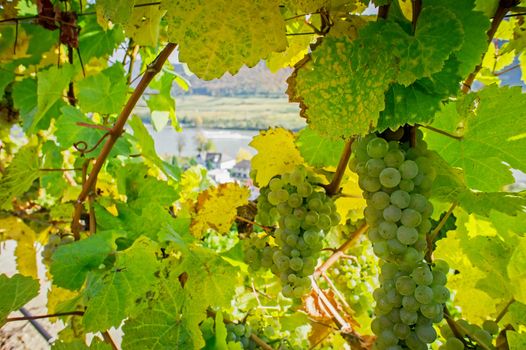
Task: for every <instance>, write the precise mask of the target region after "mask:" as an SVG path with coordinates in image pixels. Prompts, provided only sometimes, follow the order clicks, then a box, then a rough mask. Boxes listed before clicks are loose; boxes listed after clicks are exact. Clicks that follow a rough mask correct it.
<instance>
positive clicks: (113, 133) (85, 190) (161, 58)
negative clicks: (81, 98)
mask: <svg viewBox="0 0 526 350" xmlns="http://www.w3.org/2000/svg"><path fill="white" fill-rule="evenodd" d="M176 46H177V44H174V43H168V44H167V45H166V46H165V47H164V49H163V50H162V51H161V52H160V53H159V55H158V56H157V57H156V58H155V60H154V61H153V62H152V63H151V64H150V65H148V69H147V70H146V72H145V73H144V75H143V76H142V78H141V81H140V82H139V84H138V85H137V87H136V88H135V90H134V91H133V94H132V95H131V96H130V98H129V99H128V101H127V102H126V105H125V106H124V108H123V109H122V111H121V113H120V114H119V117H118V119H117V121H116V122H115V125H113V127H112V128H111V130H110V131H109V132H108V135H109V137H107V138H106V143H105V144H104V147H103V148H102V150H101V152H100V154H99V156H98V157H97V159H96V160H95V163H94V164H93V168H92V169H91V172H90V174H89V177H88V179H87V181H86V182H85V183H84V185H83V186H82V191H81V192H80V194H79V196H78V198H77V201H76V202H75V210H74V214H73V220H72V223H71V231H72V232H73V236H74V237H75V240H79V239H80V230H81V228H82V224H81V223H80V216H81V214H82V211H83V209H84V201H85V200H86V199H87V198H88V196H89V194H90V193H91V191H92V189H93V188H95V185H96V183H97V176H98V174H99V172H100V170H101V169H102V166H103V165H104V163H105V161H106V159H107V158H108V156H109V154H110V152H111V150H112V148H113V145H115V143H116V142H117V140H118V139H119V137H120V136H121V135H122V133H123V132H124V125H125V124H126V121H127V120H128V117H129V116H130V114H131V112H132V110H133V108H134V107H135V105H136V104H137V101H139V98H140V97H141V95H142V94H143V92H144V90H146V88H147V87H148V84H150V82H151V81H152V79H153V78H154V77H155V75H157V73H159V72H160V71H161V69H162V67H163V65H164V62H166V60H167V59H168V57H169V56H170V54H171V53H172V52H173V50H174V49H175V48H176Z"/></svg>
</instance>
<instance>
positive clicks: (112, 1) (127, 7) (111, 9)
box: [97, 0, 135, 24]
mask: <svg viewBox="0 0 526 350" xmlns="http://www.w3.org/2000/svg"><path fill="white" fill-rule="evenodd" d="M134 4H135V0H132V1H128V0H97V9H98V10H100V11H102V14H103V15H104V17H105V18H106V19H109V20H111V21H112V22H113V23H119V24H125V23H127V22H128V21H129V19H130V17H131V15H132V11H133V5H134Z"/></svg>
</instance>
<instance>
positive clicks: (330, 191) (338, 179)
mask: <svg viewBox="0 0 526 350" xmlns="http://www.w3.org/2000/svg"><path fill="white" fill-rule="evenodd" d="M354 140H355V138H351V139H350V140H349V141H347V142H346V143H345V146H344V147H343V151H342V154H341V156H340V160H339V162H338V167H337V168H336V172H335V173H334V177H333V178H332V181H331V183H330V184H328V185H324V186H323V188H325V192H326V193H327V195H328V196H334V195H335V194H336V193H338V192H339V191H340V184H341V183H342V179H343V174H344V173H345V169H346V168H347V163H348V162H349V158H351V146H352V143H353V142H354Z"/></svg>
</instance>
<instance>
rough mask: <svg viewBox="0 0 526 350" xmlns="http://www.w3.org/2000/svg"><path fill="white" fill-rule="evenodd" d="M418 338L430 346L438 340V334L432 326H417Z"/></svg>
mask: <svg viewBox="0 0 526 350" xmlns="http://www.w3.org/2000/svg"><path fill="white" fill-rule="evenodd" d="M415 332H416V336H417V337H418V339H420V340H421V341H423V342H424V343H427V344H430V343H432V342H434V341H435V339H436V338H437V332H436V331H435V328H433V326H432V325H430V326H416V327H415Z"/></svg>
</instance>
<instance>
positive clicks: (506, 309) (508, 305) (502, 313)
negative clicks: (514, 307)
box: [495, 298, 515, 323]
mask: <svg viewBox="0 0 526 350" xmlns="http://www.w3.org/2000/svg"><path fill="white" fill-rule="evenodd" d="M514 302H515V299H514V298H511V299H510V301H508V303H507V304H506V306H504V308H503V309H502V311H501V312H500V313H499V314H498V316H497V317H496V318H495V322H497V323H499V322H500V321H501V320H502V318H503V317H504V316H505V315H506V313H507V312H508V310H509V308H510V306H511V304H513V303H514Z"/></svg>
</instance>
